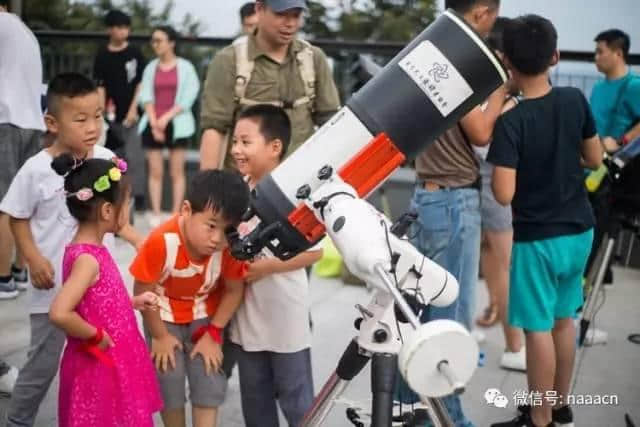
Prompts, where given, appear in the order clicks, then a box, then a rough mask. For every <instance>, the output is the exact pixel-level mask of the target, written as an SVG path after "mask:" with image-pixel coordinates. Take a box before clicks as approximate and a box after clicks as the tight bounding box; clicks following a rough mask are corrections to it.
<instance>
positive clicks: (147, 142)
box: [141, 122, 189, 150]
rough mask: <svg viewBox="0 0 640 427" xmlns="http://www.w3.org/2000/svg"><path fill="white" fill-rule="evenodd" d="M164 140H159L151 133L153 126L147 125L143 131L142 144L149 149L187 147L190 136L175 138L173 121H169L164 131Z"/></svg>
mask: <svg viewBox="0 0 640 427" xmlns="http://www.w3.org/2000/svg"><path fill="white" fill-rule="evenodd" d="M164 133H165V139H164V142H158V141H156V140H155V139H154V138H153V134H152V133H151V126H147V127H146V128H145V129H144V131H143V132H142V135H141V136H142V146H143V147H144V148H146V149H148V150H162V149H163V148H168V149H169V150H175V149H177V148H182V149H184V148H187V144H188V143H189V138H178V139H174V138H173V122H169V124H168V125H167V128H166V129H165V131H164Z"/></svg>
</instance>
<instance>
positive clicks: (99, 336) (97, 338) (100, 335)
mask: <svg viewBox="0 0 640 427" xmlns="http://www.w3.org/2000/svg"><path fill="white" fill-rule="evenodd" d="M103 339H104V329H102V328H96V334H95V335H94V336H92V337H91V338H89V339H88V340H87V345H88V346H95V345H100V343H101V342H102V340H103Z"/></svg>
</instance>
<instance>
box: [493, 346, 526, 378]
mask: <svg viewBox="0 0 640 427" xmlns="http://www.w3.org/2000/svg"><path fill="white" fill-rule="evenodd" d="M500 367H501V368H502V369H509V370H512V371H522V372H527V352H526V349H525V347H524V346H522V347H520V351H505V352H504V353H502V357H501V358H500Z"/></svg>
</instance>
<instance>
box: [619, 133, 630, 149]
mask: <svg viewBox="0 0 640 427" xmlns="http://www.w3.org/2000/svg"><path fill="white" fill-rule="evenodd" d="M629 142H631V138H629V135H627V134H624V135H622V138H620V145H622V146H623V147H624V146H625V145H627V144H628V143H629Z"/></svg>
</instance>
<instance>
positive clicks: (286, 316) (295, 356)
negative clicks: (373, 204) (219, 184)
mask: <svg viewBox="0 0 640 427" xmlns="http://www.w3.org/2000/svg"><path fill="white" fill-rule="evenodd" d="M290 137H291V124H290V122H289V118H288V117H287V114H286V113H285V111H284V110H283V109H281V108H279V107H274V106H272V105H256V106H252V107H249V108H248V109H246V110H245V111H243V112H242V113H240V115H239V117H238V121H237V123H236V127H235V130H234V135H233V145H232V149H231V155H232V156H233V159H234V161H235V162H236V166H237V168H238V170H239V171H240V172H241V173H242V174H244V175H246V177H247V179H248V183H249V187H250V188H254V187H255V185H256V184H257V182H258V181H259V180H260V179H261V178H262V177H264V176H265V175H267V174H268V173H269V172H271V171H272V170H273V169H275V168H276V167H277V166H278V164H279V163H280V161H281V160H282V157H283V155H284V153H286V151H287V146H288V145H289V139H290ZM256 220H257V218H255V217H254V220H251V221H249V222H246V223H244V224H242V225H241V226H240V227H238V232H239V234H240V235H241V236H242V235H246V234H247V233H249V232H250V231H251V230H252V229H253V228H255V226H256V225H257V221H256ZM321 256H322V250H309V251H307V252H305V253H302V254H300V255H298V256H296V257H294V258H292V259H290V260H287V261H281V260H280V259H278V258H276V257H275V256H274V255H273V254H271V253H270V252H269V251H268V250H264V251H263V253H262V254H261V256H260V257H258V258H256V259H254V260H253V262H252V263H251V264H250V266H249V271H248V274H247V277H246V281H247V284H248V285H247V286H246V288H245V297H244V303H243V305H241V306H240V308H239V309H238V311H237V312H236V315H235V318H234V320H233V322H232V324H231V341H232V342H233V343H235V344H237V346H236V347H235V349H234V354H235V356H236V357H237V360H238V368H239V372H240V393H241V398H242V413H243V416H244V421H245V424H246V425H247V426H248V427H254V426H260V427H271V426H278V410H277V406H276V401H278V402H279V404H280V408H281V409H282V412H283V413H284V415H285V418H286V419H287V421H288V423H289V425H290V426H297V425H300V422H301V421H302V418H303V416H304V414H305V412H306V411H307V410H308V409H309V408H310V407H311V404H312V402H313V380H312V375H311V349H310V347H311V331H310V329H309V280H308V278H307V274H306V271H305V267H307V266H309V265H312V264H313V263H315V262H316V261H318V260H319V259H320V258H321Z"/></svg>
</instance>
